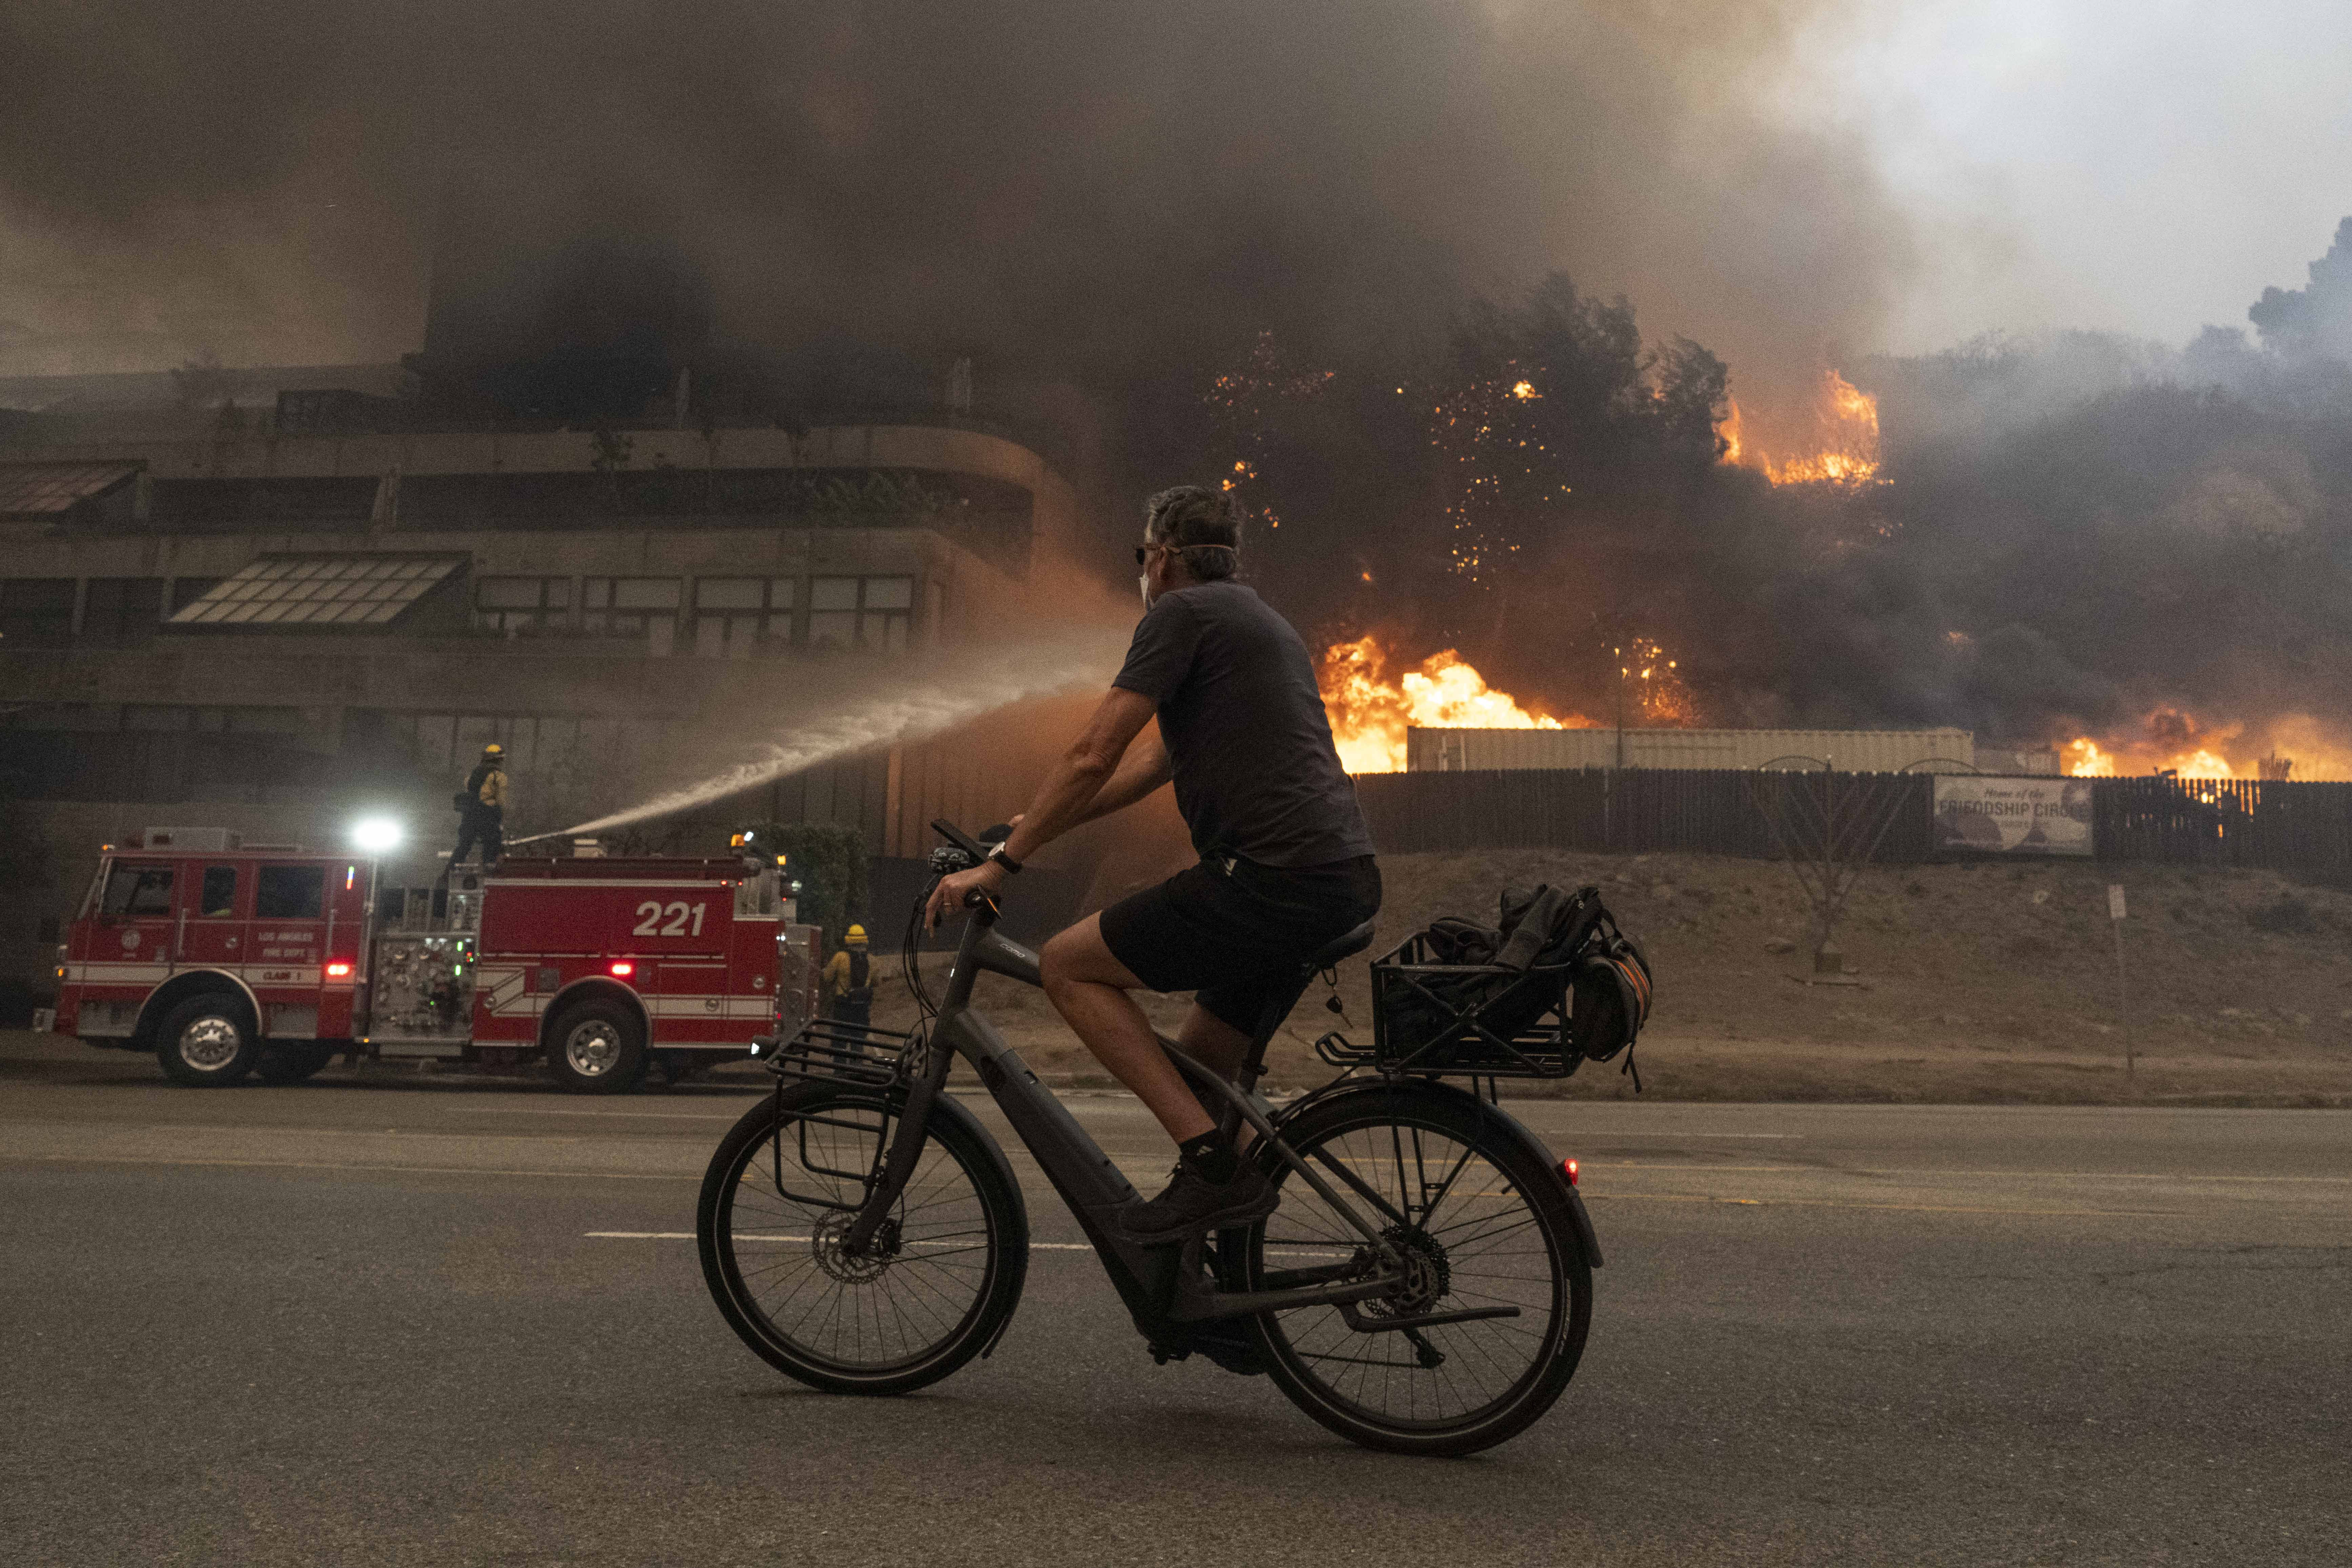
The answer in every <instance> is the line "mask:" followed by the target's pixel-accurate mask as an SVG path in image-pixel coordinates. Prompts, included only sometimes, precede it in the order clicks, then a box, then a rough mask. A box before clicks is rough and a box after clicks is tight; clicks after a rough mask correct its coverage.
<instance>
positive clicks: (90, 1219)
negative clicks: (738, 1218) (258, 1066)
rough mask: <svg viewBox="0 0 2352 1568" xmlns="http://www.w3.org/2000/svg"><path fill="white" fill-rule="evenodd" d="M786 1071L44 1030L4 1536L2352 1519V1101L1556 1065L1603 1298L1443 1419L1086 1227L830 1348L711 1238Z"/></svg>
mask: <svg viewBox="0 0 2352 1568" xmlns="http://www.w3.org/2000/svg"><path fill="white" fill-rule="evenodd" d="M746 1102H747V1096H746V1094H745V1093H744V1092H743V1090H742V1089H740V1088H720V1089H703V1090H700V1091H676V1092H671V1093H667V1094H648V1095H644V1096H640V1097H636V1098H633V1099H629V1100H619V1101H609V1100H582V1099H574V1098H570V1097H566V1096H563V1095H560V1094H557V1093H555V1092H553V1091H551V1090H547V1089H532V1088H530V1087H528V1086H523V1085H519V1084H515V1083H511V1082H509V1083H503V1084H501V1083H492V1082H485V1081H482V1080H478V1079H459V1078H441V1079H413V1078H408V1077H405V1076H401V1077H387V1078H385V1079H382V1080H379V1081H358V1082H354V1081H352V1080H351V1079H349V1078H347V1077H340V1076H337V1075H332V1074H331V1075H330V1076H329V1077H327V1078H325V1079H321V1080H320V1081H318V1082H315V1083H313V1084H310V1085H307V1086H303V1087H301V1088H297V1089H262V1088H248V1089H235V1090H228V1091H202V1090H184V1089H172V1088H168V1087H166V1086H165V1085H163V1083H161V1082H160V1081H158V1080H157V1079H156V1077H155V1075H154V1069H153V1068H152V1064H149V1063H147V1062H144V1061H142V1060H140V1059H136V1058H121V1057H115V1056H111V1055H104V1054H100V1053H98V1052H94V1051H82V1050H79V1049H78V1048H74V1047H67V1048H66V1049H63V1050H59V1049H58V1048H55V1047H31V1048H28V1047H26V1045H25V1044H24V1037H16V1039H15V1041H14V1042H13V1043H6V1044H0V1329H5V1345H6V1348H7V1354H6V1355H5V1358H0V1560H5V1562H6V1563H11V1564H34V1563H306V1564H307V1563H328V1562H331V1563H354V1564H356V1563H693V1564H729V1563H746V1564H750V1563H760V1564H770V1563H856V1564H867V1563H877V1564H878V1563H924V1564H940V1563H1087V1564H1094V1563H1171V1564H1178V1563H1203V1564H1207V1563H1216V1564H1255V1563H1276V1562H1280V1563H1309V1564H1317V1563H1381V1564H1393V1563H1447V1564H1478V1565H1481V1568H1483V1565H1486V1564H1501V1563H1675V1564H1689V1563H1830V1562H1835V1563H1968V1564H1980V1563H2244V1562H2247V1561H2249V1560H2254V1561H2259V1562H2261V1563H2263V1564H2265V1565H2266V1568H2267V1565H2270V1564H2282V1563H2345V1562H2347V1560H2352V1540H2347V1537H2352V1460H2347V1437H2352V1300H2348V1299H2347V1287H2352V1113H2347V1112H2342V1111H2308V1110H2306V1111H2269V1110H2058V1109H2041V1108H1952V1109H1916V1108H1914V1109H1903V1108H1885V1107H1859V1106H1856V1107H1829V1106H1803V1107H1796V1106H1769V1105H1759V1106H1706V1105H1691V1104H1659V1105H1654V1106H1644V1105H1640V1104H1630V1105H1628V1104H1575V1103H1563V1102H1556V1101H1554V1102H1528V1103H1527V1104H1524V1105H1521V1106H1518V1107H1517V1108H1516V1109H1517V1110H1518V1111H1519V1113H1520V1114H1522V1115H1523V1116H1524V1117H1525V1119H1526V1120H1528V1121H1529V1122H1530V1124H1531V1125H1533V1126H1534V1127H1535V1128H1536V1129H1537V1130H1538V1131H1539V1132H1540V1133H1541V1134H1542V1135H1543V1136H1544V1137H1545V1138H1546V1139H1547V1140H1548V1141H1549V1142H1550V1143H1551V1144H1552V1145H1553V1147H1554V1148H1555V1149H1556V1150H1558V1151H1559V1152H1562V1153H1573V1154H1575V1155H1577V1156H1578V1157H1579V1158H1580V1160H1581V1161H1582V1163H1583V1169H1584V1173H1585V1174H1584V1191H1585V1193H1586V1194H1587V1196H1588V1198H1589V1199H1590V1200H1591V1206H1592V1210H1593V1214H1594V1217H1595V1220H1596V1223H1597V1225H1598V1226H1599V1228H1600V1232H1601V1240H1602V1243H1603V1245H1604V1247H1606V1248H1607V1251H1608V1255H1609V1262H1608V1267H1607V1268H1604V1269H1603V1270H1602V1271H1601V1274H1600V1275H1599V1277H1598V1288H1599V1298H1598V1308H1597V1311H1596V1314H1595V1319H1594V1327H1593V1332H1592V1338H1591V1347H1590V1349H1589V1351H1588V1352H1587V1354H1586V1356H1585V1359H1584V1363H1583V1366H1582V1369H1581V1370H1580V1373H1578V1375H1577V1378H1576V1381H1575V1383H1574V1384H1572V1385H1571V1386H1570V1390H1569V1393H1568V1395H1567V1397H1566V1398H1565V1399H1564V1400H1563V1401H1562V1402H1561V1404H1560V1405H1559V1406H1558V1407H1557V1408H1556V1409H1555V1411H1554V1412H1553V1414H1552V1415H1550V1416H1549V1417H1548V1418H1547V1419H1546V1420H1545V1421H1544V1422H1543V1423H1542V1424H1540V1425H1539V1426H1537V1427H1536V1428H1535V1429H1534V1430H1533V1431H1532V1432H1530V1433H1529V1434H1528V1435H1526V1436H1522V1437H1520V1438H1519V1439H1517V1441H1516V1442H1514V1443H1512V1444H1510V1445H1508V1446H1507V1447H1503V1448H1500V1449H1497V1450H1495V1451H1493V1452H1491V1453H1488V1454H1486V1455H1484V1456H1481V1457H1478V1458H1472V1459H1468V1460H1461V1461H1427V1460H1411V1459H1402V1458H1393V1457H1389V1456H1382V1455H1378V1454H1371V1453H1366V1452H1362V1451H1359V1450H1357V1449H1354V1448H1351V1447H1348V1446H1347V1445H1345V1444H1343V1443H1341V1442H1339V1440H1338V1439H1336V1438H1334V1437H1332V1436H1328V1434H1326V1433H1325V1432H1324V1431H1323V1430H1322V1429H1321V1428H1320V1427H1318V1426H1315V1425H1313V1424H1312V1423H1310V1422H1309V1421H1307V1419H1306V1418H1305V1417H1304V1416H1303V1415H1300V1414H1298V1413H1297V1411H1295V1410H1294V1409H1292V1408H1291V1406H1290V1405H1288V1404H1286V1402H1285V1401H1284V1400H1283V1399H1282V1398H1281V1396H1280V1395H1279V1394H1277V1393H1276V1391H1275V1390H1274V1389H1273V1388H1272V1387H1271V1386H1269V1385H1268V1384H1266V1383H1265V1380H1263V1379H1242V1378H1237V1377H1234V1376H1231V1375H1229V1374H1226V1373H1221V1372H1219V1371H1217V1370H1216V1369H1214V1368H1213V1367H1212V1366H1209V1365H1207V1364H1206V1363H1202V1362H1201V1361H1199V1360H1197V1359H1196V1360H1194V1361H1192V1362H1188V1363H1181V1364H1179V1365H1174V1366H1169V1367H1155V1366H1153V1365H1152V1363H1151V1362H1150V1358H1149V1356H1148V1355H1147V1354H1146V1353H1145V1352H1144V1349H1143V1346H1142V1343H1141V1342H1140V1341H1139V1340H1138V1339H1137V1338H1136V1337H1135V1336H1134V1334H1133V1331H1131V1330H1130V1329H1129V1326H1128V1324H1127V1321H1126V1319H1125V1316H1124V1314H1123V1313H1122V1312H1121V1310H1120V1309H1119V1307H1118V1302H1117V1300H1116V1299H1115V1298H1114V1297H1113V1295H1112V1293H1111V1291H1110V1289H1109V1287H1108V1285H1107V1284H1106V1283H1105V1282H1104V1281H1103V1279H1102V1278H1101V1275H1100V1272H1099V1269H1098V1268H1097V1265H1096V1263H1095V1262H1094V1260H1093V1258H1091V1256H1089V1255H1088V1254H1087V1253H1086V1252H1084V1251H1079V1250H1066V1249H1062V1248H1058V1247H1041V1248H1040V1249H1039V1250H1038V1251H1037V1252H1036V1253H1035V1254H1034V1257H1033V1258H1032V1262H1031V1268H1030V1275H1029V1288H1028V1295H1027V1298H1026V1300H1024V1304H1023V1306H1022V1309H1021V1311H1020V1314H1019V1316H1018V1317H1017V1318H1016V1319H1015V1320H1014V1321H1013V1327H1012V1330H1011V1331H1010V1333H1009V1334H1008V1335H1007V1336H1006V1338H1005V1340H1004V1342H1003V1344H1002V1346H1001V1347H1000V1348H999V1350H998V1352H997V1353H996V1354H995V1356H994V1357H993V1359H992V1360H990V1361H988V1362H984V1363H974V1364H973V1365H971V1367H969V1368H967V1369H966V1370H964V1371H963V1372H961V1373H958V1374H957V1375H956V1376H955V1377H953V1378H951V1379H950V1380H949V1381H948V1382H946V1383H944V1384H939V1385H937V1386H936V1387H934V1388H933V1389H932V1390H930V1391H928V1392H926V1393H923V1394H917V1395H913V1396H909V1397H905V1398H900V1399H895V1400H873V1401H868V1400H855V1399H843V1398H835V1397H828V1396H825V1395H822V1394H813V1393H809V1392H807V1391H804V1390H803V1389H801V1388H800V1387H799V1386H798V1385H796V1384H792V1383H789V1382H787V1381H785V1380H783V1379H782V1378H781V1377H779V1376H778V1375H776V1374H775V1373H772V1372H771V1371H770V1370H769V1369H768V1368H767V1367H766V1365H765V1364H764V1363H761V1362H759V1361H757V1360H756V1359H754V1358H753V1357H752V1356H751V1353H750V1352H747V1351H746V1350H745V1349H744V1348H743V1347H742V1346H741V1345H740V1343H739V1342H737V1341H736V1340H735V1339H734V1337H733V1336H732V1335H731V1334H730V1333H729V1332H728V1331H727V1330H726V1329H725V1327H724V1326H723V1325H722V1324H721V1323H720V1321H719V1317H718V1315H717V1313H716V1311H715V1310H713V1309H712V1308H711V1306H710V1304H709V1300H707V1299H706V1297H705V1295H704V1292H703V1287H702V1282H701V1279H700V1276H699V1273H698V1268H697V1266H696V1263H695V1258H694V1249H693V1244H692V1242H691V1241H690V1240H688V1239H679V1238H678V1237H680V1236H682V1235H683V1233H688V1232H690V1231H691V1230H692V1228H693V1200H694V1194H695V1190H696V1183H697V1181H698V1178H699V1175H700V1172H701V1169H702V1166H703V1163H704V1162H705V1160H706V1159H707V1158H708V1155H709V1150H710V1148H711V1147H712V1145H713V1144H715V1143H716V1142H717V1141H718V1138H719V1134H720V1132H721V1131H723V1130H724V1129H725V1127H726V1126H727V1124H728V1122H729V1121H730V1120H731V1119H732V1117H733V1116H734V1115H735V1114H736V1113H737V1111H738V1110H740V1107H741V1106H742V1105H743V1104H744V1103H746ZM1076 1103H1077V1105H1078V1106H1079V1109H1080V1114H1081V1117H1082V1119H1083V1120H1084V1121H1086V1122H1087V1124H1088V1125H1089V1126H1090V1127H1091V1128H1092V1129H1094V1130H1095V1131H1096V1132H1097V1136H1099V1137H1100V1138H1101V1139H1102V1140H1103V1141H1104V1143H1105V1146H1106V1147H1107V1148H1108V1149H1110V1150H1111V1151H1112V1152H1113V1153H1114V1154H1115V1155H1116V1156H1117V1157H1118V1159H1119V1160H1120V1162H1121V1163H1123V1164H1126V1165H1128V1166H1129V1167H1130V1168H1131V1170H1132V1171H1133V1173H1135V1174H1136V1175H1137V1176H1138V1178H1139V1181H1150V1180H1154V1179H1156V1178H1157V1177H1158V1176H1159V1175H1160V1173H1162V1172H1163V1171H1164V1169H1165V1164H1166V1162H1167V1158H1168V1156H1167V1154H1166V1152H1165V1149H1164V1145H1162V1144H1161V1143H1160V1142H1159V1140H1158V1139H1157V1136H1156V1134H1154V1133H1152V1131H1150V1128H1149V1126H1148V1125H1147V1124H1146V1122H1145V1120H1144V1119H1143V1118H1142V1117H1141V1116H1140V1114H1139V1112H1138V1110H1136V1108H1135V1107H1134V1106H1133V1105H1132V1103H1131V1102H1129V1101H1127V1100H1123V1099H1118V1098H1113V1097H1108V1096H1092V1097H1086V1098H1082V1099H1080V1100H1077V1101H1076ZM1016 1165H1017V1166H1021V1167H1022V1168H1023V1169H1024V1180H1025V1181H1027V1182H1028V1184H1029V1185H1030V1188H1031V1191H1030V1203H1031V1213H1032V1217H1033V1221H1034V1224H1035V1227H1036V1238H1037V1240H1039V1241H1040V1242H1044V1243H1064V1244H1066V1243H1070V1242H1073V1241H1075V1240H1076V1239H1077V1237H1076V1230H1075V1227H1074V1226H1072V1225H1071V1224H1070V1222H1069V1220H1068V1218H1067V1216H1066V1215H1065V1214H1062V1213H1061V1212H1060V1211H1059V1209H1058V1205H1057V1204H1056V1203H1055V1199H1054V1198H1053V1196H1052V1194H1051V1193H1050V1192H1049V1191H1048V1190H1047V1189H1046V1188H1045V1186H1044V1184H1042V1182H1039V1181H1037V1180H1035V1170H1034V1165H1026V1164H1025V1163H1024V1162H1022V1161H1021V1160H1020V1158H1019V1157H1018V1156H1017V1155H1016Z"/></svg>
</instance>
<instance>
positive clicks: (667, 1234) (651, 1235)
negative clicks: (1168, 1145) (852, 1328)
mask: <svg viewBox="0 0 2352 1568" xmlns="http://www.w3.org/2000/svg"><path fill="white" fill-rule="evenodd" d="M580 1234H581V1236H582V1237H585V1238H586V1239H588V1240H590V1241H692V1240H693V1239H694V1232H692V1231H690V1230H583V1231H582V1232H581V1233H580ZM735 1239H736V1240H737V1241H799V1242H805V1241H807V1240H808V1239H809V1238H808V1237H805V1236H768V1235H756V1236H739V1237H735ZM913 1245H915V1246H918V1247H920V1246H924V1245H926V1244H925V1243H922V1242H916V1243H914V1244H913ZM1029 1250H1031V1251H1032V1252H1092V1251H1093V1250H1094V1247H1093V1246H1092V1245H1091V1244H1090V1243H1087V1242H1083V1241H1033V1242H1031V1243H1030V1244H1029Z"/></svg>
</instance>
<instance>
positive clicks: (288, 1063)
mask: <svg viewBox="0 0 2352 1568" xmlns="http://www.w3.org/2000/svg"><path fill="white" fill-rule="evenodd" d="M334 1059H335V1047H333V1046H331V1045H327V1044H325V1043H323V1042H321V1041H318V1040H289V1041H284V1042H279V1041H276V1040H273V1041H271V1042H270V1043H269V1044H268V1045H266V1046H264V1047H261V1060H260V1061H259V1062H257V1063H256V1064H255V1066H254V1069H253V1070H254V1075H255V1076H256V1077H257V1078H259V1079H261V1081H262V1082H264V1083H300V1082H301V1081H302V1080H303V1079H306V1078H309V1077H310V1075H311V1074H312V1073H315V1072H317V1071H318V1070H319V1069H320V1068H322V1067H325V1066H326V1065H327V1064H328V1063H329V1062H331V1061H333V1060H334Z"/></svg>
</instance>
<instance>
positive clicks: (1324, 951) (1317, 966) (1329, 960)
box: [1306, 921, 1372, 973]
mask: <svg viewBox="0 0 2352 1568" xmlns="http://www.w3.org/2000/svg"><path fill="white" fill-rule="evenodd" d="M1371 945H1372V922H1371V921H1365V922H1364V923H1363V924H1362V925H1360V926H1358V927H1357V928H1356V929H1355V930H1353V931H1349V932H1348V933H1347V934H1346V935H1345V936H1340V937H1335V938H1334V939H1332V940H1331V941H1329V942H1325V943H1324V944H1323V945H1322V946H1321V947H1318V948H1317V949H1316V950H1315V952H1313V953H1312V954H1311V955H1310V956H1309V957H1308V958H1307V963H1306V968H1307V970H1308V971H1309V972H1310V973H1311V972H1314V971H1318V970H1324V969H1329V968H1330V967H1332V966H1333V965H1334V964H1336V963H1339V961H1340V960H1341V959H1343V958H1353V957H1355V956H1356V954H1358V953H1360V952H1363V951H1364V949H1366V948H1368V947H1370V946H1371Z"/></svg>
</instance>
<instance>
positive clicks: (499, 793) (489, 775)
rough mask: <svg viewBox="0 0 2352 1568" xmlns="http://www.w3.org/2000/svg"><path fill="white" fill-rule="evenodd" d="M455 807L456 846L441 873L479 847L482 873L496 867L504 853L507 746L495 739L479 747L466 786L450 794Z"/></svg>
mask: <svg viewBox="0 0 2352 1568" xmlns="http://www.w3.org/2000/svg"><path fill="white" fill-rule="evenodd" d="M452 804H454V805H456V806H457V848H456V849H455V850H454V851H452V852H451V854H450V856H449V864H448V866H447V867H446V868H444V869H443V870H442V873H441V875H442V876H444V877H446V876H448V874H449V873H450V872H451V871H454V870H456V869H457V866H458V864H459V863H460V862H461V861H463V860H464V859H465V858H466V857H467V855H468V854H470V853H472V852H473V848H474V846H475V845H477V844H479V845H480V846H481V847H482V870H483V871H484V873H485V874H487V873H488V872H491V871H494V870H496V869H498V864H499V857H500V856H502V855H504V854H505V853H506V819H507V749H506V748H505V747H504V746H501V745H499V743H498V742H496V741H493V742H490V743H489V744H488V745H487V746H484V747H483V748H482V760H481V761H480V762H478V763H475V764H474V771H473V772H472V773H467V775H466V787H465V788H464V789H461V790H459V791H458V792H457V795H455V796H454V797H453V801H452Z"/></svg>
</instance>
